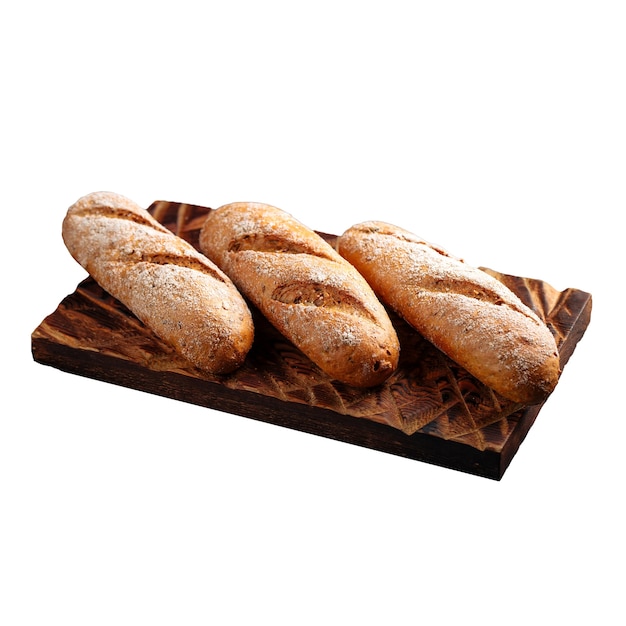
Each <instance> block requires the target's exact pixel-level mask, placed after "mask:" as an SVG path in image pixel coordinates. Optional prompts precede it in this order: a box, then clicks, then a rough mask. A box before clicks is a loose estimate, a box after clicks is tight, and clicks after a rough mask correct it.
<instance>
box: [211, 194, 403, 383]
mask: <svg viewBox="0 0 626 626" xmlns="http://www.w3.org/2000/svg"><path fill="white" fill-rule="evenodd" d="M200 249H201V250H202V252H204V254H206V255H207V256H208V257H209V258H210V259H211V260H213V261H214V262H215V263H216V264H217V265H218V266H219V267H220V268H221V269H222V270H224V272H225V273H226V274H228V275H229V276H230V277H231V279H232V280H233V282H234V283H235V285H237V287H238V288H239V289H240V291H241V292H242V293H243V294H244V295H245V296H246V297H247V298H249V300H250V301H251V302H252V303H253V304H254V305H255V306H256V307H257V308H258V309H259V310H260V311H261V313H262V314H263V315H265V317H266V318H267V319H268V320H269V321H270V322H271V323H272V324H273V325H274V326H275V328H276V329H277V330H278V331H279V332H280V333H282V334H283V335H284V336H285V337H287V338H288V339H289V340H290V341H291V342H292V343H293V344H294V345H295V346H296V347H297V348H299V349H300V351H301V352H303V353H304V354H305V355H306V356H308V357H309V359H310V360H311V361H313V363H315V364H316V365H317V366H318V367H319V368H320V369H321V370H322V371H323V372H325V373H326V374H327V375H328V376H329V377H331V378H332V379H334V380H337V381H340V382H343V383H346V384H349V385H352V386H355V387H372V386H375V385H378V384H380V383H382V382H383V381H384V380H386V379H387V378H388V377H389V376H390V375H391V374H392V373H393V372H394V370H395V369H396V367H397V365H398V358H399V351H400V345H399V341H398V337H397V335H396V331H395V329H394V328H393V326H392V324H391V321H390V319H389V316H388V314H387V311H386V310H385V308H384V307H383V305H382V304H381V303H380V301H379V300H378V298H377V297H376V296H375V294H374V292H373V291H372V289H371V287H370V286H369V285H368V284H367V282H366V281H365V280H364V279H363V277H362V276H361V275H360V274H359V273H358V272H357V271H356V270H355V269H354V268H353V267H352V266H351V265H350V264H349V263H348V262H347V261H345V260H344V259H343V258H342V257H341V256H340V255H339V254H337V252H336V250H335V249H334V248H333V247H332V246H330V244H328V243H327V242H326V241H325V240H324V239H323V238H322V237H321V236H320V235H318V234H317V233H316V232H315V231H313V230H310V229H309V228H308V227H306V226H304V225H303V224H301V223H300V222H299V221H297V220H296V219H295V218H294V217H292V216H291V215H290V214H288V213H286V212H285V211H282V210H281V209H278V208H276V207H273V206H270V205H267V204H261V203H247V202H237V203H233V204H228V205H224V206H222V207H220V208H219V209H217V210H214V211H212V212H211V213H210V214H209V215H208V217H207V219H206V222H205V223H204V226H203V227H202V230H201V232H200Z"/></svg>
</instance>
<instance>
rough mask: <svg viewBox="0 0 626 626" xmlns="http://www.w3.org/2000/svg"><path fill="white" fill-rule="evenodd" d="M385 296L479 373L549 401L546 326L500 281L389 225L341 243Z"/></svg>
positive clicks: (551, 376) (554, 357)
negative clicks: (547, 398)
mask: <svg viewBox="0 0 626 626" xmlns="http://www.w3.org/2000/svg"><path fill="white" fill-rule="evenodd" d="M337 249H338V251H339V253H340V254H341V255H342V256H343V257H345V258H346V259H347V260H348V261H349V262H350V263H352V264H353V265H354V266H355V267H356V268H357V269H358V270H359V272H360V273H361V274H362V275H363V276H364V277H365V279H366V280H367V281H368V282H369V284H370V285H371V286H372V288H373V289H374V291H375V292H376V294H377V295H378V296H379V297H380V299H381V300H382V301H383V302H385V303H387V304H388V305H389V306H390V307H391V308H392V309H393V310H395V311H396V312H397V313H398V315H400V316H401V317H403V318H404V319H405V320H406V321H407V322H408V323H409V324H410V325H411V326H413V327H414V328H415V329H416V330H417V331H418V332H419V333H421V334H422V336H423V337H425V338H426V339H427V340H429V341H430V342H431V343H432V344H434V345H435V346H436V347H437V348H439V349H440V350H441V351H442V352H444V353H445V354H446V355H448V356H449V357H450V358H451V359H452V360H454V361H455V362H456V363H458V364H459V365H461V366H462V367H463V368H464V369H466V370H467V371H468V372H469V373H470V374H472V375H473V376H474V377H475V378H477V379H478V380H480V381H481V382H483V383H484V384H485V385H487V386H488V387H490V388H492V389H493V390H494V391H496V392H498V393H499V394H501V395H502V396H504V397H505V398H508V399H510V400H513V401H515V402H519V403H522V404H536V403H539V402H542V401H543V400H545V398H546V397H547V396H548V395H549V393H550V392H551V391H552V390H553V389H554V387H555V385H556V383H557V381H558V377H559V356H558V352H557V347H556V343H555V340H554V337H553V335H552V333H551V332H550V330H549V329H548V327H547V326H546V325H545V324H544V323H543V322H542V321H541V320H540V319H539V317H538V316H537V315H536V314H535V313H534V312H533V311H532V310H531V309H529V308H528V307H527V306H525V305H524V304H523V303H522V302H521V301H520V300H519V298H518V297H517V296H516V295H515V294H513V293H512V292H511V291H510V290H509V289H508V288H507V287H505V286H504V285H503V284H502V283H500V282H499V281H498V280H496V279H495V278H493V277H492V276H490V275H489V274H487V273H486V272H483V271H482V270H480V269H477V268H473V267H470V266H468V265H467V264H465V263H464V262H463V261H461V260H460V259H457V258H454V257H452V256H450V255H448V254H447V253H446V252H445V251H444V250H442V249H440V248H437V247H435V246H433V245H431V244H429V243H427V242H425V241H423V240H422V239H420V238H419V237H417V236H415V235H413V234H412V233H410V232H407V231H406V230H404V229H402V228H398V227H396V226H393V225H390V224H386V223H384V222H375V221H371V222H364V223H362V224H358V225H355V226H353V227H351V228H349V229H348V230H347V231H346V232H345V233H344V234H343V235H342V236H341V237H339V238H338V241H337Z"/></svg>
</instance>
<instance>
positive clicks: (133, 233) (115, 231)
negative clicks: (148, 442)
mask: <svg viewBox="0 0 626 626" xmlns="http://www.w3.org/2000/svg"><path fill="white" fill-rule="evenodd" d="M63 240H64V242H65V245H66V246H67V248H68V250H69V251H70V253H71V255H72V256H73V257H74V258H75V259H76V261H78V263H80V265H82V266H83V267H84V268H85V269H86V270H87V271H88V272H89V274H90V275H91V276H92V277H93V278H94V280H96V282H98V283H99V284H100V286H101V287H102V288H103V289H105V290H106V291H108V292H109V293H110V294H111V295H112V296H113V297H115V298H117V299H118V300H119V301H120V302H122V303H123V304H124V305H125V306H126V307H128V309H130V310H131V311H132V312H133V313H134V314H135V315H136V316H137V317H138V318H139V319H140V320H141V321H142V322H143V323H144V324H146V326H148V327H149V328H151V329H152V331H153V332H154V333H155V334H156V335H158V336H159V337H160V338H161V339H163V340H164V341H165V342H167V343H168V344H170V345H171V346H172V347H173V348H174V349H175V350H176V351H177V352H178V353H179V354H181V355H182V356H184V357H185V358H186V359H188V360H189V361H190V362H192V363H193V364H194V365H196V366H197V367H198V368H200V369H202V370H205V371H207V372H210V373H213V374H225V373H228V372H231V371H233V370H234V369H236V368H237V367H238V366H239V365H241V364H242V362H243V361H244V359H245V357H246V354H247V353H248V351H249V350H250V347H251V346H252V341H253V338H254V327H253V323H252V316H251V314H250V311H249V309H248V306H247V304H246V302H245V300H244V299H243V297H242V296H241V294H240V293H239V292H238V291H237V289H236V287H235V286H234V285H233V283H232V281H231V280H230V279H229V278H228V277H227V276H226V275H225V274H224V273H223V272H222V271H221V270H220V269H219V268H217V267H216V266H215V265H214V264H213V263H212V262H211V261H209V259H207V258H206V257H204V256H203V255H202V254H200V253H199V252H198V251H197V250H196V249H195V248H194V247H193V246H191V245H190V244H189V243H187V242H186V241H184V240H183V239H181V238H179V237H177V236H176V235H174V234H173V233H172V232H171V231H169V230H168V229H167V228H165V227H164V226H162V225H161V224H160V223H159V222H157V221H156V220H155V219H154V218H153V217H152V216H151V215H150V214H149V213H148V212H147V211H146V210H144V209H142V208H141V207H139V206H138V205H136V204H135V203H134V202H132V201H131V200H129V199H127V198H125V197H123V196H120V195H118V194H114V193H109V192H98V193H93V194H89V195H87V196H84V197H83V198H80V199H79V200H78V201H77V202H76V203H75V204H73V205H72V206H71V207H70V208H69V209H68V212H67V215H66V216H65V219H64V220H63Z"/></svg>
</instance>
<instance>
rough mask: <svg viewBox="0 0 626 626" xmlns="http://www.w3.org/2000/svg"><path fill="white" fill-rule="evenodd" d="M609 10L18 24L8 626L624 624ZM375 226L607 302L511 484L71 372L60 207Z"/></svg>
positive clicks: (75, 11) (95, 13)
mask: <svg viewBox="0 0 626 626" xmlns="http://www.w3.org/2000/svg"><path fill="white" fill-rule="evenodd" d="M622 6H623V3H620V2H605V1H602V0H596V1H594V2H577V1H570V2H554V1H551V0H542V1H541V2H534V1H530V2H529V1H527V2H485V1H482V0H478V1H475V2H450V1H447V0H442V1H439V2H420V1H416V2H398V1H394V0H387V1H386V2H368V1H364V2H358V3H357V2H346V1H342V0H334V1H333V2H325V1H322V2H320V1H318V2H316V3H310V4H304V3H298V2H276V1H269V2H257V3H253V2H241V1H236V0H234V1H233V0H231V1H229V2H204V3H201V2H197V3H193V2H186V1H184V0H181V1H179V2H177V3H165V2H158V1H155V2H151V3H139V2H134V1H133V0H125V1H124V2H118V1H110V2H107V3H98V4H95V3H89V2H80V3H79V2H69V1H60V2H36V1H35V2H22V3H19V8H18V3H16V2H7V3H4V4H3V8H2V9H1V10H0V53H1V55H0V64H1V65H0V67H1V80H2V83H1V84H2V97H1V99H0V112H1V117H0V129H1V137H0V142H1V143H0V158H1V161H0V166H1V169H0V176H1V191H2V208H3V220H2V225H3V227H4V233H5V234H4V237H3V255H2V258H3V272H2V309H1V310H2V326H1V328H2V335H3V351H2V352H3V357H4V358H3V361H4V372H3V376H2V381H3V383H2V388H3V393H2V416H1V422H0V623H2V624H3V626H17V625H23V624H27V625H29V626H30V625H37V626H48V625H51V624H54V625H56V624H63V626H71V625H79V624H80V625H81V626H85V625H87V626H92V625H100V624H106V625H109V624H116V625H126V624H129V625H131V624H132V625H133V626H134V625H138V624H150V625H151V626H152V625H159V624H168V625H169V624H172V625H177V626H178V625H186V626H191V625H196V624H219V625H220V626H221V625H230V624H237V625H239V624H290V625H293V624H297V625H300V624H316V625H317V624H340V625H344V624H363V623H367V624H369V623H372V624H390V625H396V624H414V623H415V624H416V623H420V624H427V625H429V626H432V625H438V624H446V625H447V624H458V623H462V624H501V623H509V624H555V623H559V624H564V623H570V622H571V621H572V620H573V619H577V621H578V622H580V623H586V624H602V625H603V626H607V625H614V624H615V625H616V624H623V623H624V620H625V618H626V612H625V610H624V605H623V603H622V602H621V600H620V599H619V594H620V593H621V592H623V588H624V582H625V580H624V558H625V557H626V554H625V550H624V522H625V519H624V513H623V509H622V506H621V505H622V504H623V500H624V465H623V454H622V451H623V446H624V441H625V434H626V433H625V429H624V418H625V415H624V403H623V393H624V392H623V383H624V374H623V371H622V367H621V358H622V356H623V354H624V341H623V319H622V316H623V308H622V305H621V302H620V300H618V294H619V292H620V291H623V270H624V262H623V256H622V253H621V252H620V248H621V244H622V234H623V227H622V226H621V225H619V224H618V222H617V221H616V216H617V215H620V214H621V213H622V211H623V209H624V204H625V200H626V194H625V187H624V181H625V178H624V172H625V166H626V158H625V146H626V125H625V115H624V111H626V94H625V90H624V85H625V83H624V77H625V73H624V72H625V69H626V66H625V59H626V46H625V41H626V37H625V36H624V32H626V22H625V20H624V15H623V13H621V12H620V9H621V7H622ZM97 190H111V191H116V192H118V193H121V194H123V195H126V196H128V197H130V198H132V199H133V200H135V201H136V202H138V203H139V204H141V205H143V206H148V205H149V204H150V203H151V202H152V201H153V200H157V199H165V200H176V201H183V202H191V203H198V204H205V205H208V206H213V207H215V206H219V205H220V204H223V203H226V202H231V201H237V200H256V201H262V202H267V203H271V204H274V205H276V206H279V207H281V208H283V209H285V210H287V211H289V212H291V213H292V214H294V215H295V216H296V217H298V218H299V219H300V220H301V221H303V222H305V223H306V224H308V225H310V226H311V227H314V228H316V229H318V230H325V231H327V232H334V233H340V232H343V230H344V229H345V228H347V227H348V226H350V225H352V224H353V223H355V222H358V221H362V220H364V219H369V218H374V219H385V220H387V221H390V222H395V223H397V224H398V225H401V226H404V227H405V228H408V229H409V230H412V231H414V232H416V233H418V234H419V235H421V236H422V237H424V238H426V239H429V240H431V241H434V242H436V243H438V244H440V245H443V246H444V247H446V248H448V249H449V250H450V251H451V252H452V253H454V254H457V255H459V256H463V257H464V258H465V259H466V261H467V262H469V263H471V264H477V265H486V266H489V267H493V268H495V269H498V270H501V271H504V272H508V273H512V274H517V275H521V276H529V277H535V278H541V279H543V280H545V281H546V282H548V283H550V284H551V285H553V286H554V287H556V288H558V289H559V290H562V289H565V288H566V287H576V288H579V289H582V290H585V291H589V292H591V293H592V294H593V297H594V311H593V316H592V322H591V325H590V327H589V329H588V331H587V333H586V335H585V336H584V338H583V340H582V341H581V342H580V344H579V346H578V348H577V350H576V352H575V353H574V356H573V357H572V359H571V361H570V363H569V364H568V365H567V367H566V368H565V371H564V373H563V376H562V379H561V382H560V384H559V386H558V388H557V390H556V391H555V392H554V394H553V396H552V397H551V398H550V400H549V402H548V404H547V405H546V406H545V407H544V409H543V411H542V412H541V413H540V416H539V419H538V421H537V422H536V424H535V425H534V427H533V428H532V429H531V431H530V434H529V435H528V438H527V439H526V441H525V442H524V443H523V445H522V447H521V448H520V450H519V452H518V454H517V456H516V457H515V458H514V460H513V463H512V464H511V466H510V467H509V469H508V471H507V473H506V474H505V476H504V478H503V480H502V481H499V482H497V481H491V480H487V479H483V478H478V477H475V476H470V475H466V474H462V473H460V472H454V471H451V470H446V469H442V468H438V467H434V466H430V465H426V464H423V463H417V462H413V461H408V460H405V459H401V458H399V457H393V456H390V455H385V454H383V453H378V452H374V451H370V450H366V449H361V448H357V447H354V446H350V445H347V444H343V443H338V442H333V441H329V440H325V439H321V438H318V437H314V436H311V435H306V434H302V433H298V432H294V431H289V430H286V429H282V428H279V427H275V426H271V425H267V424H263V423H259V422H255V421H252V420H247V419H244V418H239V417H235V416H232V415H227V414H223V413H219V412H215V411H211V410H206V409H201V408H199V407H195V406H191V405H187V404H184V403H179V402H175V401H170V400H167V399H163V398H157V397H154V396H150V395H148V394H143V393H139V392H135V391H130V390H127V389H123V388H117V387H114V386H111V385H106V384H104V383H98V382H95V381H90V380H87V379H83V378H81V377H77V376H72V375H69V374H64V373H61V372H59V371H57V370H55V369H53V368H49V367H44V366H42V365H39V364H37V363H35V362H33V360H32V358H31V354H30V333H31V332H32V331H33V330H34V329H35V328H36V326H37V325H38V324H39V323H40V322H41V320H42V319H43V318H44V317H45V316H46V315H48V314H49V313H51V312H52V311H53V310H54V309H55V308H56V306H57V304H58V303H59V302H60V300H61V299H62V298H63V297H64V296H65V295H67V294H68V293H71V292H72V291H73V290H74V288H75V287H76V285H77V284H78V282H79V281H80V280H81V279H82V278H83V277H84V272H83V270H82V269H81V268H80V267H78V265H77V264H76V263H75V262H74V261H73V260H72V259H71V257H70V256H69V253H68V252H67V251H66V249H65V248H64V246H63V242H62V240H61V236H60V225H61V221H62V218H63V216H64V214H65V211H66V210H67V207H68V206H69V205H70V204H72V203H73V202H74V201H75V200H76V199H78V197H80V196H82V195H84V194H86V193H89V192H91V191H97Z"/></svg>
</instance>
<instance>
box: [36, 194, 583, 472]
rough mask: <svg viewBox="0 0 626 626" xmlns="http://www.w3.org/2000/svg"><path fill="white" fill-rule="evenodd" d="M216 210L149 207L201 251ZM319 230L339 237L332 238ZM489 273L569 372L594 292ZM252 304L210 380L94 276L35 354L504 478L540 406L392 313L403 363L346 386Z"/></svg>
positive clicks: (105, 377) (39, 340)
mask: <svg viewBox="0 0 626 626" xmlns="http://www.w3.org/2000/svg"><path fill="white" fill-rule="evenodd" d="M210 210H211V209H209V208H205V207H201V206H197V205H191V204H181V203H175V202H155V203H154V204H153V205H152V206H151V207H150V209H149V211H150V212H151V213H152V215H153V216H154V217H155V218H156V219H157V220H158V221H160V222H161V223H162V224H164V225H165V226H167V227H168V228H169V229H170V230H172V231H173V232H174V233H176V234H178V235H179V236H181V237H182V238H184V239H186V240H187V241H189V242H190V243H191V244H192V245H194V246H196V247H197V246H198V235H199V231H200V228H201V226H202V224H203V223H204V219H205V217H206V215H207V213H208V212H209V211H210ZM320 234H322V236H323V237H324V238H325V239H327V240H328V241H329V243H331V244H334V241H335V236H333V235H329V234H324V233H320ZM483 269H485V271H487V272H489V273H490V274H492V275H493V276H495V277H496V278H498V279H499V280H501V281H502V282H503V283H504V284H506V285H507V286H508V287H509V288H510V289H511V290H512V291H514V292H515V293H516V294H517V295H518V296H519V297H520V298H521V299H522V301H523V302H524V303H525V304H527V305H528V306H530V307H531V308H532V309H533V310H534V311H535V312H536V313H537V314H538V315H539V316H540V317H541V318H542V319H544V320H545V321H546V323H547V324H548V326H549V327H550V329H551V330H552V332H553V333H554V336H555V338H556V340H557V345H558V347H559V353H560V358H561V367H564V366H565V364H566V363H567V361H568V360H569V358H570V357H571V355H572V353H573V351H574V349H575V347H576V344H577V343H578V341H579V340H580V338H581V337H582V336H583V334H584V332H585V330H586V328H587V326H588V324H589V320H590V315H591V305H592V299H591V295H590V294H588V293H585V292H583V291H580V290H577V289H566V290H565V291H563V292H559V291H557V290H555V289H553V288H552V287H551V286H550V285H548V284H546V283H544V282H542V281H540V280H533V279H528V278H520V277H515V276H509V275H504V274H500V273H498V272H496V271H493V270H490V269H486V268H483ZM251 309H252V312H253V315H254V321H255V343H254V345H253V347H252V350H251V351H250V353H249V354H248V357H247V359H246V361H245V363H244V365H243V366H242V367H241V368H240V369H238V370H237V371H235V372H234V373H232V374H230V375H228V376H222V377H220V376H210V375H207V374H206V373H203V372H200V371H199V370H197V369H195V368H194V367H193V366H191V365H190V364H189V363H187V362H186V361H184V360H183V359H182V358H181V357H179V356H178V355H177V354H176V353H175V352H174V351H173V350H172V349H171V348H169V346H167V345H165V344H164V343H163V342H162V341H160V340H159V339H158V338H157V337H156V336H155V335H154V334H153V333H152V332H151V331H150V330H149V329H147V328H146V327H145V326H144V325H143V324H142V323H141V322H139V321H138V320H137V318H135V317H134V316H133V315H132V314H131V313H130V312H129V311H128V310H127V309H126V308H125V307H124V306H123V305H122V304H121V303H119V302H118V301H117V300H115V299H114V298H112V297H111V296H109V295H108V294H107V293H106V292H105V291H103V290H102V289H101V288H100V287H99V286H98V285H97V284H96V283H95V282H94V281H93V280H92V279H91V278H87V279H86V280H84V281H83V282H81V283H80V285H78V287H77V289H76V291H75V292H74V293H72V294H71V295H69V296H67V297H66V298H64V299H63V301H62V302H61V303H60V304H59V306H58V308H57V309H56V311H54V312H53V313H52V314H51V315H49V316H48V317H46V318H45V319H44V320H43V321H42V323H41V324H40V325H39V326H38V327H37V328H36V329H35V331H34V332H33V333H32V338H31V343H32V353H33V357H34V359H35V360H36V361H37V362H39V363H42V364H44V365H50V366H52V367H55V368H58V369H60V370H63V371H67V372H71V373H74V374H78V375H82V376H87V377H91V378H95V379H97V380H102V381H105V382H110V383H114V384H118V385H123V386H126V387H130V388H133V389H138V390H142V391H146V392H149V393H154V394H157V395H162V396H166V397H170V398H174V399H177V400H181V401H185V402H190V403H193V404H198V405H201V406H206V407H210V408H215V409H218V410H221V411H226V412H229V413H233V414H236V415H242V416H245V417H250V418H254V419H259V420H262V421H266V422H271V423H274V424H277V425H280V426H285V427H289V428H294V429H296V430H301V431H304V432H309V433H312V434H316V435H321V436H324V437H329V438H332V439H337V440H340V441H344V442H347V443H352V444H355V445H361V446H364V447H368V448H372V449H375V450H380V451H383V452H387V453H391V454H396V455H399V456H404V457H407V458H411V459H414V460H419V461H424V462H428V463H434V464H437V465H441V466H445V467H449V468H451V469H456V470H460V471H465V472H469V473H472V474H476V475H480V476H485V477H487V478H492V479H496V480H499V479H501V478H502V476H503V474H504V472H505V470H506V468H507V467H508V465H509V464H510V462H511V460H512V459H513V457H514V456H515V454H516V452H517V450H518V448H519V446H520V444H521V443H522V441H523V439H524V438H525V436H526V434H527V433H528V431H529V429H530V427H531V426H532V424H533V423H534V421H535V419H536V417H537V415H538V413H539V410H540V408H541V406H533V407H524V406H519V405H516V404H514V403H512V402H511V401H509V400H506V399H504V398H502V397H500V396H498V395H497V394H495V393H494V392H493V391H492V390H490V389H488V388H486V387H485V386H484V385H482V384H481V383H480V382H478V381H477V380H476V379H474V378H473V377H472V376H470V375H469V374H468V373H467V372H465V371H464V370H463V369H462V368H460V367H459V366H458V365H456V364H455V363H454V362H452V361H451V360H450V359H448V358H447V357H445V356H444V355H443V354H442V353H441V352H439V351H438V350H436V349H435V348H434V347H433V346H432V345H430V344H429V343H428V342H426V341H425V340H424V339H422V338H421V337H420V336H419V335H418V334H417V333H416V332H415V331H413V330H412V329H411V328H410V327H409V326H408V325H407V324H406V323H404V322H403V321H402V320H401V319H399V318H398V317H397V316H395V315H394V314H391V317H392V321H393V323H394V326H395V328H396V331H397V333H398V337H399V339H400V345H401V357H400V364H399V367H398V370H397V371H396V372H395V373H394V374H393V375H392V377H391V378H390V379H389V380H387V381H386V382H385V383H384V384H382V385H380V386H378V387H376V388H373V389H365V390H364V389H355V388H352V387H349V386H347V385H343V384H341V383H337V382H336V381H332V380H330V379H329V378H328V377H327V376H326V375H324V374H323V373H322V372H321V371H320V370H319V369H317V368H316V366H315V365H314V364H313V363H312V362H311V361H309V359H308V358H306V357H305V356H304V355H303V354H302V353H301V352H299V350H297V349H296V348H295V347H294V346H293V345H292V344H291V343H290V342H289V341H287V340H286V339H285V338H284V337H282V336H281V335H280V334H279V333H278V332H277V331H276V330H275V329H274V328H273V327H272V326H271V325H270V324H269V323H268V322H267V321H266V320H265V319H264V318H263V317H262V316H261V315H260V314H259V313H258V311H256V310H255V309H254V307H251Z"/></svg>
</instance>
